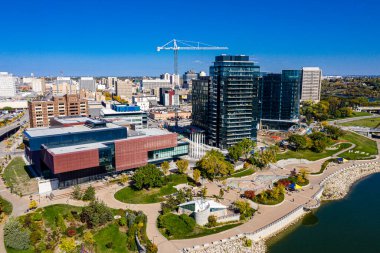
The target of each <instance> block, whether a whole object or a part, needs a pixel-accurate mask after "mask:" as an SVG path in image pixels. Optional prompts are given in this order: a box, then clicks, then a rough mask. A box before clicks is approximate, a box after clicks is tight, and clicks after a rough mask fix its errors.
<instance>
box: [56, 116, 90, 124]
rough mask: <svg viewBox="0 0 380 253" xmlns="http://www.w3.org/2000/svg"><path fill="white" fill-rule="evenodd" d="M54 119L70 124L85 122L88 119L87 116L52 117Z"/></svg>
mask: <svg viewBox="0 0 380 253" xmlns="http://www.w3.org/2000/svg"><path fill="white" fill-rule="evenodd" d="M54 120H55V121H57V122H59V123H61V124H72V123H85V122H86V121H87V120H90V119H89V118H87V117H70V116H68V117H54Z"/></svg>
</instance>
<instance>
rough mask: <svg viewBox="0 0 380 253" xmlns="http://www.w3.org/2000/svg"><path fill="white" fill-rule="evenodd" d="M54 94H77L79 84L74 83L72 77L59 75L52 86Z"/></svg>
mask: <svg viewBox="0 0 380 253" xmlns="http://www.w3.org/2000/svg"><path fill="white" fill-rule="evenodd" d="M51 87H52V92H53V95H55V96H57V95H66V94H69V95H70V94H77V93H78V86H77V85H76V84H74V83H73V81H72V80H71V78H70V77H57V79H56V81H55V84H53V85H52V86H51Z"/></svg>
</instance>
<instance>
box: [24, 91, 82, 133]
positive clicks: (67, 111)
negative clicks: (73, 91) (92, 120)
mask: <svg viewBox="0 0 380 253" xmlns="http://www.w3.org/2000/svg"><path fill="white" fill-rule="evenodd" d="M28 110H29V120H30V127H48V126H50V119H51V118H53V117H59V116H88V104H87V100H84V99H80V98H79V96H77V95H64V96H61V97H58V96H55V97H53V98H52V100H51V101H29V102H28Z"/></svg>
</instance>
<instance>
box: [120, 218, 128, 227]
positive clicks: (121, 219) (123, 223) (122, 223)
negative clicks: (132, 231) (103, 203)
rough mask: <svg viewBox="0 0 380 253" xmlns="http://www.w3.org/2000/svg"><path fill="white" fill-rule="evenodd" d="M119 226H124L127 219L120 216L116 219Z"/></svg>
mask: <svg viewBox="0 0 380 253" xmlns="http://www.w3.org/2000/svg"><path fill="white" fill-rule="evenodd" d="M118 224H119V226H121V227H124V226H126V225H127V219H126V218H125V217H121V218H120V219H119V221H118Z"/></svg>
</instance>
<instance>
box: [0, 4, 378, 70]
mask: <svg viewBox="0 0 380 253" xmlns="http://www.w3.org/2000/svg"><path fill="white" fill-rule="evenodd" d="M379 11H380V1H378V0H319V1H317V0H302V1H301V0H286V1H285V0H265V1H263V0H261V1H258V0H235V1H223V0H212V1H209V0H203V1H198V0H188V1H181V0H177V1H162V0H161V1H160V0H158V1H144V0H138V1H130V0H102V1H100V0H91V1H90V0H7V1H2V3H1V15H0V24H1V32H0V34H1V36H0V71H8V72H12V73H14V74H16V75H29V74H30V73H31V72H33V73H35V75H53V76H56V75H58V74H59V72H60V71H63V72H64V74H65V75H96V76H98V75H159V74H160V73H162V72H172V71H173V59H172V58H173V57H172V52H171V51H163V52H159V53H158V52H156V50H155V49H156V47H157V46H160V45H163V44H165V43H166V42H167V41H169V40H171V39H172V38H177V39H183V40H192V41H201V42H205V43H208V44H212V45H218V46H228V47H229V48H230V50H228V51H226V52H218V51H190V52H183V51H181V52H180V64H179V68H180V72H183V71H185V70H188V69H195V70H197V71H199V70H206V71H208V66H209V65H210V64H211V62H212V61H213V58H214V56H215V55H216V54H220V53H228V54H245V55H250V56H252V59H254V60H255V61H257V62H258V64H259V65H260V66H261V69H262V70H263V71H271V72H276V71H280V70H281V69H291V68H301V67H302V66H320V67H322V68H323V71H324V73H325V74H380V17H379Z"/></svg>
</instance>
